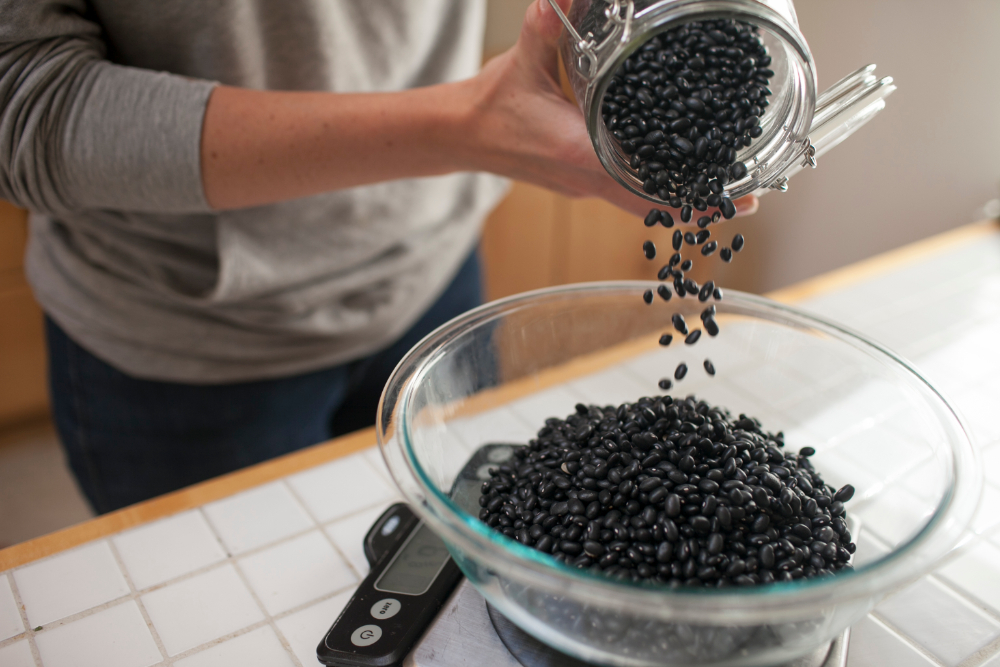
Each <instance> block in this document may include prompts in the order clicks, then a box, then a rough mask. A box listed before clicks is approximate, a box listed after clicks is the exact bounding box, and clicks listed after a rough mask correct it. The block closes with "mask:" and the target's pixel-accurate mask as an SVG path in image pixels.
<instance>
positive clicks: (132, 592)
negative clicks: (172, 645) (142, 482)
mask: <svg viewBox="0 0 1000 667" xmlns="http://www.w3.org/2000/svg"><path fill="white" fill-rule="evenodd" d="M119 534H120V533H119ZM112 537H113V536H109V537H108V548H109V549H110V550H111V555H112V556H113V557H114V559H115V563H116V564H117V565H118V569H119V570H120V571H121V573H122V576H123V577H124V578H125V584H126V585H127V586H128V590H129V597H130V598H131V599H132V601H133V602H135V606H136V608H137V609H138V610H139V615H140V616H142V620H143V621H145V622H146V627H147V628H149V634H150V635H151V636H152V637H153V643H154V644H155V645H156V650H157V651H159V652H160V657H161V658H162V660H160V662H158V663H156V664H157V665H164V666H167V665H170V664H171V661H170V655H169V654H168V653H167V649H166V647H165V646H164V645H163V640H162V639H161V638H160V633H159V632H158V631H157V630H156V627H155V626H154V625H153V620H152V619H151V618H150V617H149V613H148V612H147V611H146V605H144V604H143V603H142V600H141V599H140V598H139V591H138V590H136V587H135V583H134V582H133V581H132V574H131V573H130V572H129V571H128V568H127V567H125V561H124V560H122V555H121V554H120V553H119V552H118V545H116V544H115V541H114V539H112Z"/></svg>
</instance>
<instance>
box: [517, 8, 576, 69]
mask: <svg viewBox="0 0 1000 667" xmlns="http://www.w3.org/2000/svg"><path fill="white" fill-rule="evenodd" d="M556 3H557V4H558V5H559V7H560V8H561V9H562V10H563V12H564V13H565V12H567V11H569V7H570V5H571V4H572V0H556ZM562 30H563V25H562V22H561V21H560V20H559V16H558V15H557V14H556V11H555V10H554V9H553V8H552V6H551V5H550V4H549V0H535V2H533V3H532V4H531V6H529V7H528V11H527V13H526V14H525V15H524V23H523V24H522V25H521V36H520V37H519V38H518V40H517V43H518V47H520V49H521V50H522V52H523V54H524V56H525V57H526V59H527V61H528V62H529V63H530V64H532V65H533V66H534V67H537V68H541V70H542V71H544V72H545V73H546V74H548V75H549V76H550V77H552V79H553V80H554V81H558V80H559V56H558V53H557V52H558V48H559V35H560V34H562Z"/></svg>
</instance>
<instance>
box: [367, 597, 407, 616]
mask: <svg viewBox="0 0 1000 667" xmlns="http://www.w3.org/2000/svg"><path fill="white" fill-rule="evenodd" d="M402 606H403V605H401V604H400V603H399V600H394V599H393V598H386V599H384V600H379V601H378V602H376V603H375V604H373V605H372V618H377V619H379V620H384V619H387V618H392V617H393V616H395V615H396V614H398V613H399V609H400V607H402Z"/></svg>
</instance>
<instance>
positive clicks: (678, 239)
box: [673, 213, 684, 250]
mask: <svg viewBox="0 0 1000 667" xmlns="http://www.w3.org/2000/svg"><path fill="white" fill-rule="evenodd" d="M681 217H682V218H683V213H682V214H681ZM673 241H674V250H680V249H681V244H683V243H684V234H683V232H681V230H679V229H678V230H675V231H674V239H673Z"/></svg>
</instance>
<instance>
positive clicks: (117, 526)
mask: <svg viewBox="0 0 1000 667" xmlns="http://www.w3.org/2000/svg"><path fill="white" fill-rule="evenodd" d="M998 231H1000V224H998V223H997V221H992V220H991V221H985V222H978V223H974V224H970V225H964V226H962V227H958V228H956V229H953V230H950V231H947V232H943V233H941V234H937V235H935V236H931V237H928V238H926V239H923V240H920V241H916V242H914V243H911V244H908V245H905V246H902V247H900V248H897V249H895V250H890V251H888V252H885V253H882V254H879V255H876V256H875V257H872V258H870V259H866V260H862V261H860V262H857V263H855V264H851V265H849V266H846V267H844V268H841V269H835V270H833V271H830V272H828V273H824V274H823V275H820V276H817V277H815V278H811V279H809V280H805V281H802V282H800V283H797V284H795V285H792V286H790V287H786V288H783V289H779V290H775V291H773V292H770V293H768V294H767V296H768V297H770V298H772V299H775V300H776V301H781V302H783V303H794V302H797V301H802V300H804V299H808V298H811V297H815V296H819V295H820V294H823V293H826V292H830V291H833V290H835V289H841V288H844V287H847V286H849V285H853V284H856V283H858V282H861V281H863V280H867V279H870V278H873V277H875V276H878V275H881V274H884V273H886V272H888V271H891V270H893V269H895V268H898V267H900V266H905V265H906V264H910V263H912V262H916V261H919V260H921V259H924V258H926V257H930V256H931V255H933V254H935V253H939V252H941V251H943V250H947V249H949V248H953V247H955V246H958V245H962V244H964V243H969V242H972V241H975V240H976V239H980V238H986V237H988V236H991V235H993V234H996V233H997V232H998ZM374 443H375V429H374V428H368V429H364V430H361V431H357V432H355V433H351V434H349V435H345V436H342V437H340V438H336V439H334V440H330V441H329V442H324V443H320V444H318V445H314V446H312V447H308V448H306V449H303V450H301V451H298V452H293V453H291V454H286V455H285V456H281V457H278V458H276V459H272V460H270V461H265V462H263V463H259V464H257V465H255V466H251V467H249V468H244V469H243V470H237V471H235V472H232V473H229V474H228V475H222V476H220V477H216V478H214V479H210V480H207V481H205V482H201V483H200V484H195V485H193V486H189V487H187V488H184V489H180V490H179V491H174V492H173V493H168V494H165V495H162V496H158V497H156V498H152V499H150V500H147V501H145V502H142V503H137V504H135V505H132V506H130V507H126V508H123V509H121V510H118V511H115V512H111V513H109V514H105V515H102V516H99V517H96V518H94V519H91V520H89V521H85V522H83V523H80V524H77V525H75V526H70V527H69V528H64V529H63V530H59V531H56V532H54V533H50V534H48V535H43V536H42V537H37V538H35V539H33V540H28V541H27V542H22V543H21V544H15V545H14V546H11V547H7V548H6V549H2V550H0V572H4V571H6V570H10V569H13V568H15V567H19V566H21V565H24V564H25V563H29V562H31V561H34V560H38V559H40V558H44V557H46V556H50V555H52V554H55V553H59V552H61V551H65V550H67V549H70V548H72V547H75V546H79V545H81V544H84V543H86V542H90V541H92V540H96V539H99V538H102V537H107V536H109V535H114V534H116V533H119V532H121V531H123V530H126V529H128V528H133V527H135V526H138V525H140V524H143V523H148V522H151V521H155V520H157V519H162V518H164V517H167V516H170V515H172V514H176V513H178V512H183V511H186V510H190V509H194V508H196V507H200V506H202V505H204V504H206V503H210V502H212V501H215V500H219V499H221V498H225V497H227V496H231V495H233V494H235V493H238V492H240V491H244V490H246V489H249V488H251V487H254V486H258V485H260V484H264V483H267V482H272V481H274V480H276V479H280V478H282V477H286V476H288V475H291V474H294V473H296V472H300V471H302V470H306V469H307V468H311V467H313V466H317V465H320V464H322V463H327V462H329V461H332V460H334V459H337V458H340V457H342V456H347V455H348V454H352V453H354V452H357V451H359V450H362V449H365V448H367V447H369V446H371V445H373V444H374Z"/></svg>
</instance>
